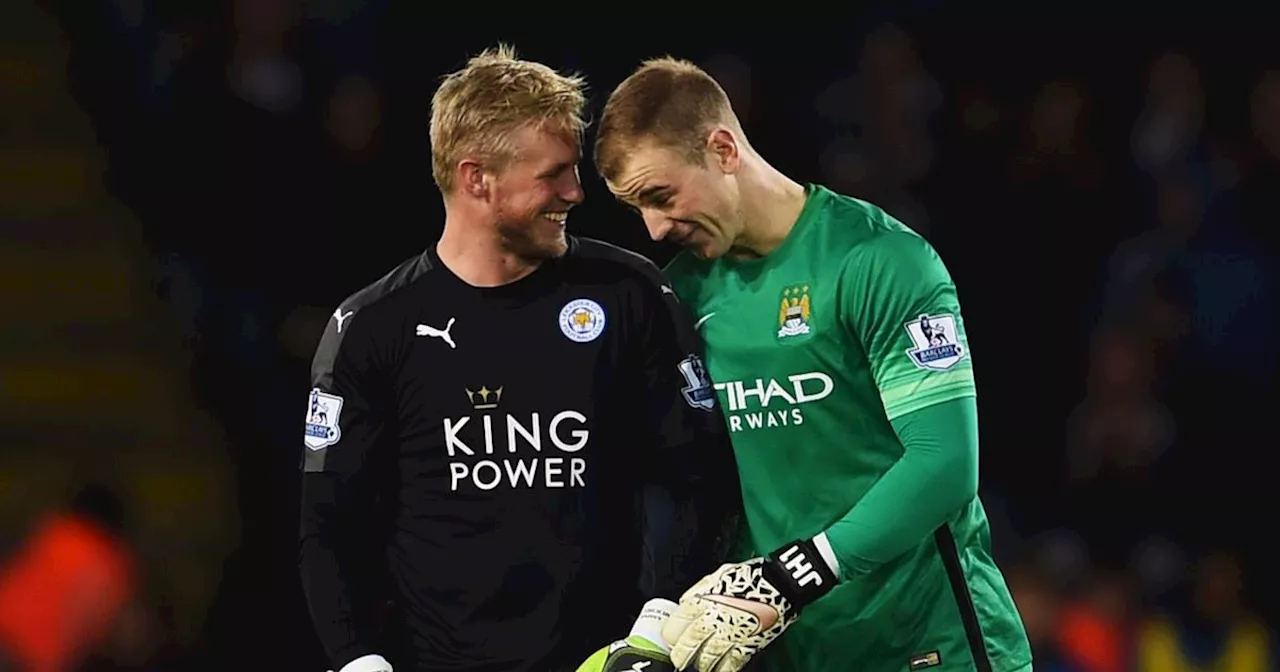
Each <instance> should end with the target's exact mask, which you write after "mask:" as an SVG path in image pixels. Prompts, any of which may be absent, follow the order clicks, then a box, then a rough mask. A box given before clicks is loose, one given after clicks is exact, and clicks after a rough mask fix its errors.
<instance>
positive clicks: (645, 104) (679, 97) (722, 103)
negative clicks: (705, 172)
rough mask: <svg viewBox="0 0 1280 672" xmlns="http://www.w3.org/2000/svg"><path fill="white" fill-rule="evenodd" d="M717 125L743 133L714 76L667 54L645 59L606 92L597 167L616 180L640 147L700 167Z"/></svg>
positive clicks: (607, 176)
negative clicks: (658, 149)
mask: <svg viewBox="0 0 1280 672" xmlns="http://www.w3.org/2000/svg"><path fill="white" fill-rule="evenodd" d="M717 124H725V125H728V126H729V127H730V128H733V129H734V130H736V131H738V132H739V133H741V131H742V128H741V126H740V125H739V123H738V118H737V115H735V114H734V112H733V106H732V105H731V104H730V103H729V96H728V94H726V93H725V92H724V89H723V88H721V87H720V84H719V83H718V82H716V80H715V78H713V77H712V76H711V75H709V74H707V72H706V71H705V70H703V69H702V68H700V67H698V66H696V65H694V64H693V63H690V62H689V61H684V60H680V59H676V58H671V57H669V56H667V57H663V58H655V59H651V60H648V61H645V62H644V63H642V64H641V65H640V67H639V68H638V69H636V71H635V72H633V73H631V75H630V76H629V77H627V78H626V79H625V80H623V81H622V83H621V84H619V85H618V88H616V89H614V90H613V93H611V94H609V100H608V101H607V102H606V103H605V106H604V113H603V114H602V115H601V116H600V128H599V130H598V131H597V133H596V143H595V162H596V168H597V169H598V170H599V171H600V174H601V175H602V176H604V178H605V179H606V180H610V179H612V178H615V177H617V175H618V173H619V172H620V171H621V170H622V163H623V160H624V159H625V157H626V156H627V155H628V154H629V153H630V152H632V151H633V150H635V149H636V148H637V147H638V146H639V145H640V144H642V143H643V144H646V145H653V146H657V147H662V148H665V149H670V150H673V151H675V152H676V153H677V154H679V155H681V156H683V157H684V158H685V159H686V160H688V161H690V162H692V163H699V162H701V161H702V156H703V152H705V151H706V140H707V134H708V133H709V132H710V131H711V128H712V127H713V126H715V125H717Z"/></svg>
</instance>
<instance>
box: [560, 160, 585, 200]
mask: <svg viewBox="0 0 1280 672" xmlns="http://www.w3.org/2000/svg"><path fill="white" fill-rule="evenodd" d="M585 197H586V195H585V194H584V193H583V191H582V180H580V179H578V171H577V170H576V169H575V170H574V171H573V172H572V173H570V174H569V175H568V176H567V178H566V180H565V182H564V184H563V185H561V187H560V198H561V199H563V200H564V201H565V202H566V203H570V204H572V205H577V204H579V203H581V202H582V201H583V199H584V198H585Z"/></svg>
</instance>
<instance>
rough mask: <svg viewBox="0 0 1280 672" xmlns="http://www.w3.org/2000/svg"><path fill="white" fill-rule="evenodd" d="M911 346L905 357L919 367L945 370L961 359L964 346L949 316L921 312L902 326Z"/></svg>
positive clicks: (954, 320) (954, 321)
mask: <svg viewBox="0 0 1280 672" xmlns="http://www.w3.org/2000/svg"><path fill="white" fill-rule="evenodd" d="M903 326H905V327H906V329H907V334H909V335H910V336H911V342H912V344H914V346H915V347H913V348H911V349H909V350H907V356H909V357H911V361H912V362H913V363H914V364H915V365H916V366H918V367H920V368H922V369H929V370H931V371H946V370H947V369H950V368H951V367H953V366H955V365H956V363H958V362H959V361H960V360H961V359H963V358H964V346H963V345H960V334H959V331H958V330H957V329H956V318H955V316H953V315H921V316H920V317H918V318H916V319H914V320H911V321H910V322H908V323H906V324H905V325H903Z"/></svg>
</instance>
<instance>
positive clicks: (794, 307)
mask: <svg viewBox="0 0 1280 672" xmlns="http://www.w3.org/2000/svg"><path fill="white" fill-rule="evenodd" d="M781 304H782V305H781V306H779V308H778V340H783V339H788V338H795V337H797V336H806V335H808V334H809V332H810V331H811V330H812V329H813V327H812V323H813V313H812V304H811V303H810V300H809V283H807V282H806V283H804V284H800V285H790V286H788V287H785V288H783V290H782V301H781Z"/></svg>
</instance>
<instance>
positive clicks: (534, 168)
mask: <svg viewBox="0 0 1280 672" xmlns="http://www.w3.org/2000/svg"><path fill="white" fill-rule="evenodd" d="M511 142H512V145H513V148H514V150H515V157H516V158H515V159H514V160H513V161H512V162H511V163H510V164H508V165H507V166H506V168H505V169H503V170H501V171H499V172H497V173H495V174H494V175H493V177H492V180H493V181H492V184H491V195H492V200H491V205H492V208H493V212H494V216H495V219H496V221H497V228H498V234H499V236H500V237H501V240H502V242H503V245H504V246H505V248H506V249H507V250H508V251H510V252H512V253H514V254H516V255H519V256H521V257H524V258H526V259H532V260H543V259H552V258H555V257H559V256H560V255H562V254H564V253H565V250H566V249H567V248H568V245H567V243H566V241H565V235H564V231H565V222H566V220H567V219H568V216H569V209H570V208H572V207H573V206H575V205H577V204H579V203H581V202H582V197H583V194H582V183H581V182H580V181H579V179H578V160H579V158H581V153H580V148H579V146H578V143H577V142H576V141H575V140H574V139H573V138H572V137H566V136H564V135H562V134H557V133H551V132H547V131H541V130H538V129H534V128H529V127H525V128H522V129H519V130H518V131H516V132H515V133H513V134H512V136H511Z"/></svg>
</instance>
